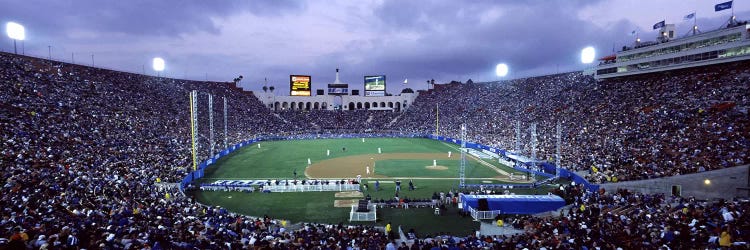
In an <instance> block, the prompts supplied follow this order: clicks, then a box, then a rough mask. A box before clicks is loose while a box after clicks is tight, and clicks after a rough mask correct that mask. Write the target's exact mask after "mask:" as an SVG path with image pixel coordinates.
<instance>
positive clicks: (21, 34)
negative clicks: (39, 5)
mask: <svg viewBox="0 0 750 250" xmlns="http://www.w3.org/2000/svg"><path fill="white" fill-rule="evenodd" d="M5 32H7V33H8V37H10V39H13V51H14V52H15V53H16V54H18V48H17V47H16V41H17V40H21V41H23V40H24V39H26V31H25V30H24V28H23V25H20V24H18V23H15V22H8V23H7V24H5Z"/></svg>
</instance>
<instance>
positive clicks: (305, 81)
mask: <svg viewBox="0 0 750 250" xmlns="http://www.w3.org/2000/svg"><path fill="white" fill-rule="evenodd" d="M311 93H312V91H311V89H310V76H305V75H290V76H289V95H291V96H310V95H311Z"/></svg>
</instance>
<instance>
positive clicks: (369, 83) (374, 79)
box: [365, 75, 385, 96]
mask: <svg viewBox="0 0 750 250" xmlns="http://www.w3.org/2000/svg"><path fill="white" fill-rule="evenodd" d="M384 95H385V76H384V75H379V76H365V96H384Z"/></svg>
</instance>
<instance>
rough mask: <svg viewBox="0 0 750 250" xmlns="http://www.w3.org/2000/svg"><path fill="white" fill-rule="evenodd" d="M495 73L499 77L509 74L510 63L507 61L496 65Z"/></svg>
mask: <svg viewBox="0 0 750 250" xmlns="http://www.w3.org/2000/svg"><path fill="white" fill-rule="evenodd" d="M495 74H496V75H497V76H499V77H504V76H506V75H508V65H506V64H505V63H500V64H498V65H497V66H496V67H495Z"/></svg>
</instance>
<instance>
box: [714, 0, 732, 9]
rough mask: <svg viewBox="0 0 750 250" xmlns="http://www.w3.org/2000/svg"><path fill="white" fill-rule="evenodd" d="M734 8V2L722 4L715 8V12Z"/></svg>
mask: <svg viewBox="0 0 750 250" xmlns="http://www.w3.org/2000/svg"><path fill="white" fill-rule="evenodd" d="M731 8H732V1H729V2H724V3H720V4H717V5H715V6H714V11H722V10H726V9H731Z"/></svg>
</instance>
